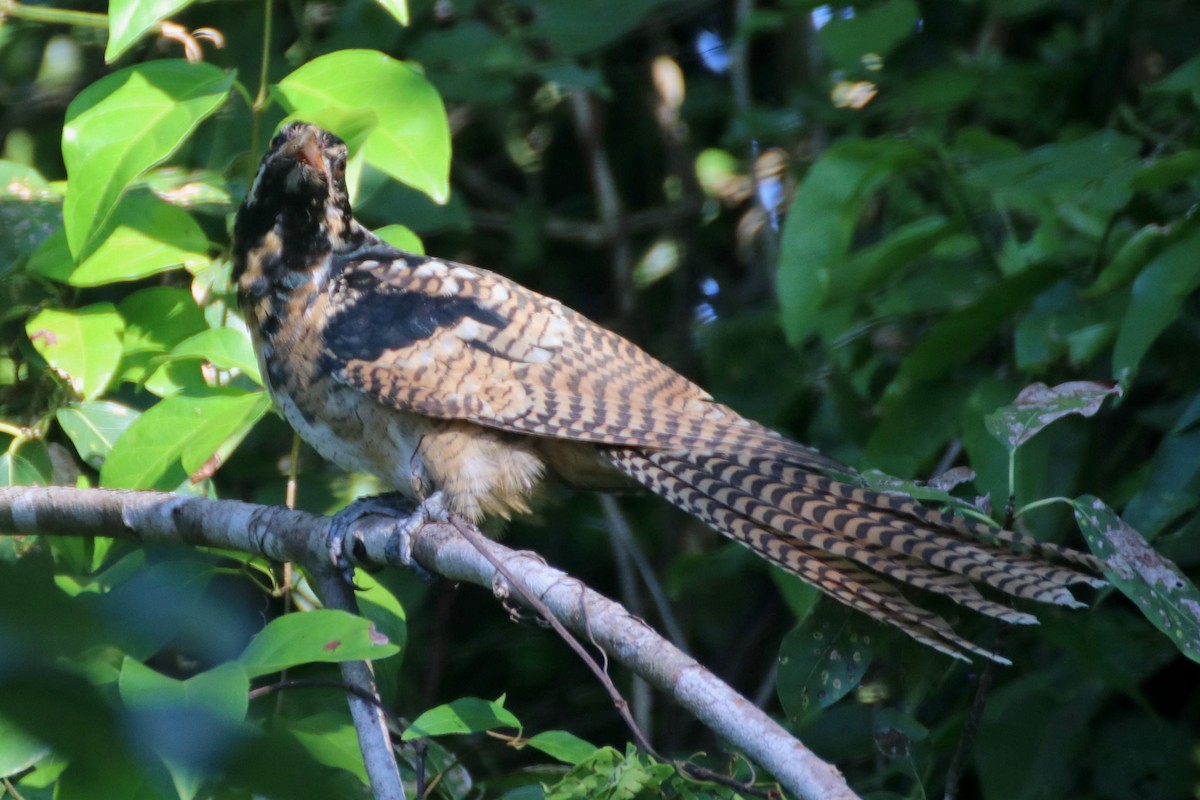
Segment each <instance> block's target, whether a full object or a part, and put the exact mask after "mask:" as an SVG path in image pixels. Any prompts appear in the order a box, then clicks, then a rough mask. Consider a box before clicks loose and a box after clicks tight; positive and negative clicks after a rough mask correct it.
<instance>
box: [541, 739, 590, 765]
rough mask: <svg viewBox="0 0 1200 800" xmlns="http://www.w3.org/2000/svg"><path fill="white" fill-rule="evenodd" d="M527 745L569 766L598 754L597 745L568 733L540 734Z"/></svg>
mask: <svg viewBox="0 0 1200 800" xmlns="http://www.w3.org/2000/svg"><path fill="white" fill-rule="evenodd" d="M527 744H528V745H529V746H530V747H532V748H534V749H535V750H541V751H542V752H543V753H545V754H546V755H548V756H550V757H551V758H557V759H558V760H559V761H562V762H564V763H567V764H578V763H580V762H581V761H583V760H584V759H586V758H591V756H592V753H595V752H596V745H594V744H592V743H591V742H589V741H587V740H585V739H580V738H579V737H578V736H576V735H575V734H573V733H568V732H566V731H546V732H544V733H539V734H538V735H537V736H532V737H530V738H529V741H528V742H527Z"/></svg>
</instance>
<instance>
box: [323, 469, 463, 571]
mask: <svg viewBox="0 0 1200 800" xmlns="http://www.w3.org/2000/svg"><path fill="white" fill-rule="evenodd" d="M447 518H448V514H447V511H446V505H445V499H444V497H443V495H442V493H441V492H435V493H434V494H432V495H430V496H429V497H427V498H425V500H423V501H422V502H421V503H420V504H417V505H414V504H413V502H412V501H411V500H410V499H409V498H407V497H405V496H404V495H401V494H400V493H398V492H392V493H389V494H381V495H372V496H370V497H362V498H359V499H358V500H355V501H354V502H353V503H351V504H350V505H348V506H346V508H344V509H342V510H341V511H339V512H338V513H337V514H336V515H334V518H333V525H332V527H331V528H330V531H329V538H328V539H327V540H326V544H325V546H326V550H327V551H328V553H329V561H330V563H332V564H333V567H334V569H336V570H337V571H338V572H340V573H341V574H342V577H343V578H344V579H345V580H346V582H347V583H349V584H351V585H353V584H354V568H355V567H356V566H361V565H363V564H364V563H365V562H366V560H367V551H366V541H365V540H366V536H367V534H368V533H370V532H373V531H377V530H378V531H385V532H386V533H387V535H388V539H387V544H386V545H385V553H386V556H387V560H388V561H389V562H394V561H399V562H400V563H401V564H403V565H404V566H406V567H408V568H409V569H411V570H412V571H413V572H415V573H417V574H418V575H420V576H421V577H422V578H424V579H425V580H429V581H432V580H433V578H434V575H433V573H431V572H429V571H428V570H426V569H425V568H424V567H422V566H421V565H420V564H418V563H417V562H416V561H414V560H413V538H412V537H413V535H414V534H416V533H417V531H419V530H420V529H421V528H422V527H424V526H425V525H427V524H428V523H430V522H443V521H445V520H446V519H447Z"/></svg>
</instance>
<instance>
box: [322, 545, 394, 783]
mask: <svg viewBox="0 0 1200 800" xmlns="http://www.w3.org/2000/svg"><path fill="white" fill-rule="evenodd" d="M311 571H312V572H313V573H314V579H315V580H316V582H317V587H318V589H319V591H320V592H321V597H322V598H323V599H324V601H325V607H326V608H336V609H339V610H341V611H349V612H350V613H351V614H355V615H357V614H358V613H359V611H358V601H357V600H356V599H355V598H354V589H353V588H352V587H350V586H349V585H347V584H346V582H345V581H344V580H343V579H342V576H341V574H340V573H338V572H336V571H335V570H333V569H328V568H325V569H314V570H311ZM338 666H339V667H340V668H341V672H342V680H344V681H345V682H346V683H348V684H350V685H351V686H353V687H354V688H355V689H357V690H359V691H362V692H365V693H367V696H369V697H373V698H375V699H376V701H378V698H379V690H378V688H376V686H375V672H374V671H373V670H372V669H371V662H369V661H343V662H341V663H340V664H339V665H338ZM346 702H347V703H349V704H350V718H351V719H353V720H354V730H355V731H356V732H357V733H358V749H359V750H361V751H362V754H363V763H364V764H366V767H367V777H368V778H369V779H370V782H371V796H372V797H374V798H376V800H405V795H404V784H402V783H401V782H400V767H399V766H398V765H397V764H396V751H395V750H393V749H392V738H391V736H390V735H389V733H388V720H387V716H386V715H385V714H384V712H383V709H382V708H380V706H379V704H378V702H375V703H371V702H368V701H366V700H364V699H363V698H362V697H360V696H358V694H355V693H351V694H350V695H349V696H348V697H347V698H346Z"/></svg>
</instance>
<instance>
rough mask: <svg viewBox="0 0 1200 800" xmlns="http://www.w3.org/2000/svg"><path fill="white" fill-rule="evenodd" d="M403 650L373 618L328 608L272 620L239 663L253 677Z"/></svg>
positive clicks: (382, 655) (383, 655) (246, 650)
mask: <svg viewBox="0 0 1200 800" xmlns="http://www.w3.org/2000/svg"><path fill="white" fill-rule="evenodd" d="M398 652H400V648H399V647H397V646H396V645H394V644H392V643H390V642H388V641H387V639H386V637H383V636H381V635H380V634H379V633H378V632H377V631H376V630H375V628H374V626H372V625H371V623H370V621H368V620H365V619H363V618H362V617H357V616H355V615H353V614H347V613H346V612H345V611H333V610H330V609H324V610H320V611H310V612H308V613H305V614H286V615H284V616H282V617H279V618H277V619H274V620H271V622H270V624H268V625H267V627H265V628H263V629H262V631H261V632H260V633H259V634H258V635H257V636H255V637H254V639H253V640H251V642H250V644H249V646H248V647H246V649H245V651H244V652H243V653H242V655H241V658H240V659H238V661H239V663H241V665H242V666H243V667H245V669H246V672H247V673H249V675H250V677H252V678H257V677H260V676H262V675H269V674H271V673H273V672H279V671H280V670H283V669H287V668H289V667H295V666H299V665H300V664H311V663H337V662H341V661H354V660H362V659H376V658H386V657H387V656H390V655H395V654H396V653H398Z"/></svg>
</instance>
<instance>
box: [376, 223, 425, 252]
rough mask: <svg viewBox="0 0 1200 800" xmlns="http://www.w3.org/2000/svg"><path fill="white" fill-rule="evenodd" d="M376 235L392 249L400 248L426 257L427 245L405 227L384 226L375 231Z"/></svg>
mask: <svg viewBox="0 0 1200 800" xmlns="http://www.w3.org/2000/svg"><path fill="white" fill-rule="evenodd" d="M375 235H376V236H378V237H379V238H380V239H383V240H384V241H385V242H387V243H388V244H390V245H391V246H392V247H399V248H400V249H401V250H405V251H407V252H409V253H417V254H419V255H425V243H424V242H422V241H421V237H420V236H417V235H416V234H415V233H413V232H412V230H410V229H409V228H408V227H406V226H404V225H384V226H383V227H382V228H379V229H377V230H376V231H375Z"/></svg>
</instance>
